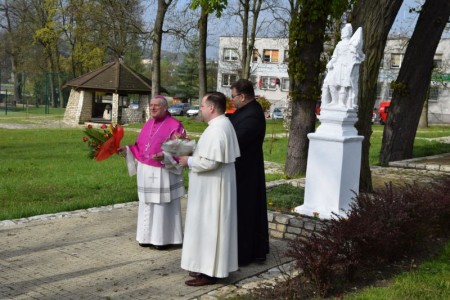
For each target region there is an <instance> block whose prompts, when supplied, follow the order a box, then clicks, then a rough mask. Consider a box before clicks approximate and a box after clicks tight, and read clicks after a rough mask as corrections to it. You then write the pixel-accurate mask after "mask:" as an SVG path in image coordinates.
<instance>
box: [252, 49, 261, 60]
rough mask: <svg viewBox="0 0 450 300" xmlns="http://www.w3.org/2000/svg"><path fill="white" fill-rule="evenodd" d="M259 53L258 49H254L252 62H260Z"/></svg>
mask: <svg viewBox="0 0 450 300" xmlns="http://www.w3.org/2000/svg"><path fill="white" fill-rule="evenodd" d="M259 56H260V55H259V51H258V49H253V53H252V62H258V57H259Z"/></svg>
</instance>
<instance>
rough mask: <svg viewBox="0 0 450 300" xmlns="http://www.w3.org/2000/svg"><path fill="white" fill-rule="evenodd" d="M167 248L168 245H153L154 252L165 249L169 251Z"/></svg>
mask: <svg viewBox="0 0 450 300" xmlns="http://www.w3.org/2000/svg"><path fill="white" fill-rule="evenodd" d="M169 247H170V245H160V246H156V245H155V249H156V250H167V249H169Z"/></svg>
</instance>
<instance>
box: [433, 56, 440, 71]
mask: <svg viewBox="0 0 450 300" xmlns="http://www.w3.org/2000/svg"><path fill="white" fill-rule="evenodd" d="M433 67H434V68H435V69H442V54H440V53H439V54H438V53H436V54H435V55H434V59H433Z"/></svg>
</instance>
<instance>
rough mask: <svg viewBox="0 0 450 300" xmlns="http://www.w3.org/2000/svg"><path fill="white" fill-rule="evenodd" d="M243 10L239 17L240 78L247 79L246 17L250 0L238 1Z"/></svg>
mask: <svg viewBox="0 0 450 300" xmlns="http://www.w3.org/2000/svg"><path fill="white" fill-rule="evenodd" d="M239 2H240V3H241V5H242V8H243V10H244V12H243V15H241V16H240V17H241V20H242V41H241V49H242V54H241V55H242V58H241V63H242V66H241V78H242V79H248V71H247V65H248V63H247V61H248V50H247V49H248V16H249V14H250V13H249V10H250V0H245V1H239Z"/></svg>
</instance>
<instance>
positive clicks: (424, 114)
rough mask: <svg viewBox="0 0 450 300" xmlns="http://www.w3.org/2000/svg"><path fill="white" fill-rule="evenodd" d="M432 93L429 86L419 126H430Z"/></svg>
mask: <svg viewBox="0 0 450 300" xmlns="http://www.w3.org/2000/svg"><path fill="white" fill-rule="evenodd" d="M429 95H430V89H429V88H428V93H427V96H426V97H425V101H424V103H423V108H422V113H421V114H420V119H419V126H418V128H428V98H429Z"/></svg>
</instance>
